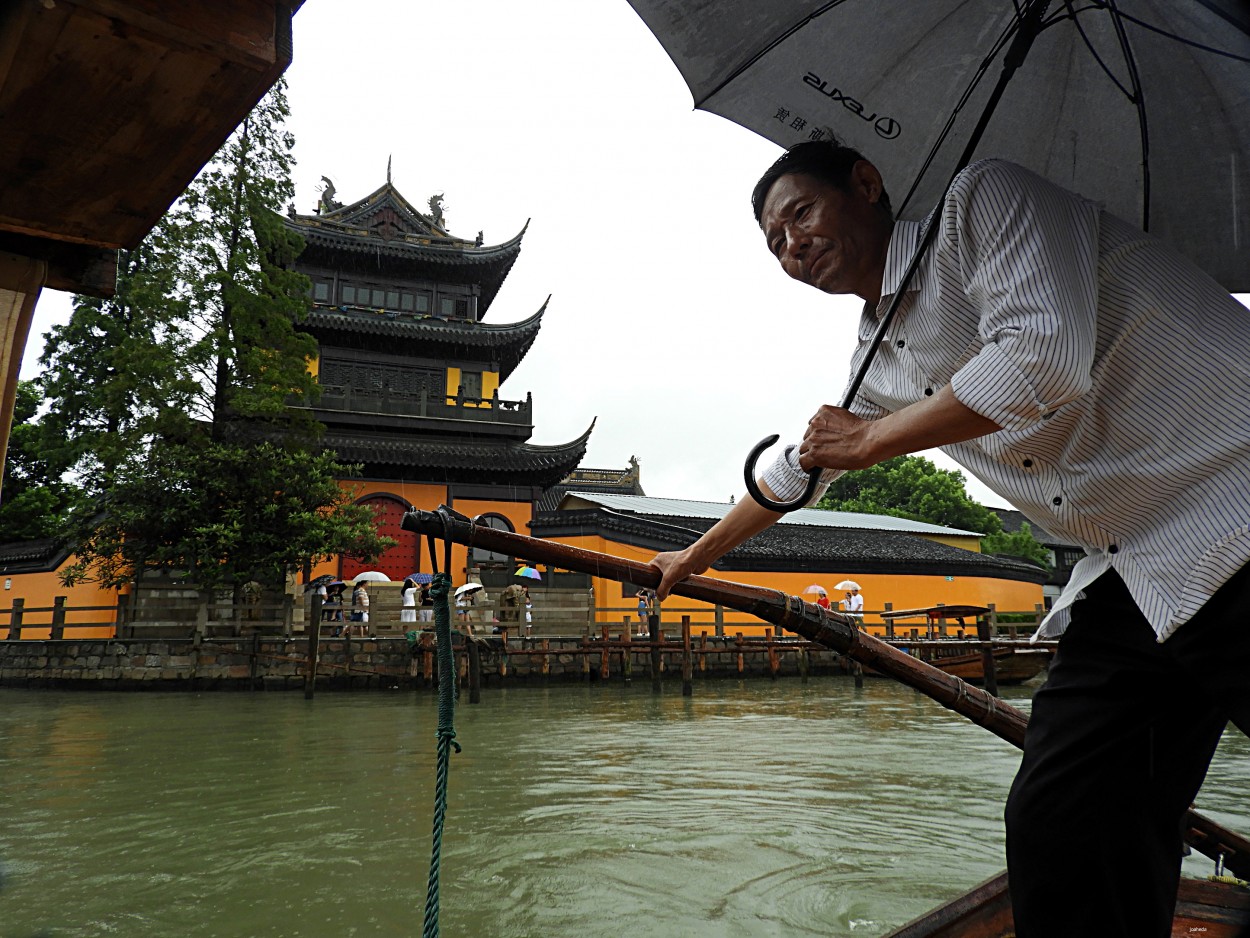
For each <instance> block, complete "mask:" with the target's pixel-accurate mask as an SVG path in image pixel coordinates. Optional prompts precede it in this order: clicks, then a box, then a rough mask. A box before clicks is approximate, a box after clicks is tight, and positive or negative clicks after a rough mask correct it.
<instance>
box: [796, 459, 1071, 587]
mask: <svg viewBox="0 0 1250 938" xmlns="http://www.w3.org/2000/svg"><path fill="white" fill-rule="evenodd" d="M817 507H818V508H825V509H829V510H831V511H858V512H864V513H866V514H874V515H890V516H892V517H895V518H910V519H911V520H913V521H927V522H928V523H929V524H940V525H943V526H945V527H949V528H960V529H961V530H964V531H976V532H978V533H979V534H981V535H982V539H981V550H982V551H984V552H985V553H1000V554H1003V553H1005V554H1009V555H1011V556H1015V557H1023V558H1026V559H1029V560H1034V562H1040V563H1041V565H1042V566H1045V565H1046V561H1045V558H1046V556H1047V553H1046V549H1045V548H1044V547H1042V546H1041V545H1040V544H1038V543H1037V541H1035V540H1034V539H1033V537H1032V535H1031V534H1029V533H1027V532H1024V533H1023V535H1020V534H1011V535H1005V534H1003V523H1002V520H1001V519H1000V518H999V517H998V515H996V514H995V513H994V511H993V510H992V509H990V508H986V507H985V506H984V505H981V504H978V503H977V502H975V501H973V500H972V498H971V497H970V496H969V495H968V492H967V490H966V489H965V488H964V476H963V473H962V472H959V471H957V470H954V469H939V468H938V467H937V466H936V465H934V464H933V462H932V461H931V460H928V459H925V458H924V457H923V456H896V457H894V458H893V459H887V460H885V462H881V463H878V464H877V465H875V466H870V467H869V468H867V469H859V470H856V471H855V472H848V473H845V474H844V475H842V476H840V477H839V478H838V479H837V480H835V481H834V483H833V484H832V485H831V486H830V487H829V491H827V492H826V493H825V495H824V497H823V498H822V499H821V500H820V503H819V504H818V505H817ZM1036 558H1041V559H1040V561H1039V560H1037V559H1036Z"/></svg>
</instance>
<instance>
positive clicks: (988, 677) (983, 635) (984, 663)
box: [977, 616, 998, 697]
mask: <svg viewBox="0 0 1250 938" xmlns="http://www.w3.org/2000/svg"><path fill="white" fill-rule="evenodd" d="M977 638H979V639H980V640H981V643H982V644H981V670H982V671H984V672H985V692H986V693H987V694H993V695H994V696H995V697H997V696H998V665H997V663H996V662H995V660H994V645H993V643H992V642H991V633H990V624H989V623H988V622H986V621H985V617H984V616H977Z"/></svg>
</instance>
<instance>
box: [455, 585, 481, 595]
mask: <svg viewBox="0 0 1250 938" xmlns="http://www.w3.org/2000/svg"><path fill="white" fill-rule="evenodd" d="M481 588H482V584H481V583H466V584H464V586H458V587H456V595H457V596H463V595H465V594H466V593H476V592H477V591H478V590H480V589H481Z"/></svg>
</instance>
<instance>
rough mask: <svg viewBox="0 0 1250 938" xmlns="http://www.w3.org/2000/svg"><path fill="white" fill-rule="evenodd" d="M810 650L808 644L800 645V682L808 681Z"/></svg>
mask: <svg viewBox="0 0 1250 938" xmlns="http://www.w3.org/2000/svg"><path fill="white" fill-rule="evenodd" d="M807 668H808V652H807V646H806V645H800V646H799V683H801V684H806V683H807Z"/></svg>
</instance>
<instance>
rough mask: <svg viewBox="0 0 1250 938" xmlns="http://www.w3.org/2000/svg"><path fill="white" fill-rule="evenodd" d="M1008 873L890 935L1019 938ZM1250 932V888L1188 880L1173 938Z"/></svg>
mask: <svg viewBox="0 0 1250 938" xmlns="http://www.w3.org/2000/svg"><path fill="white" fill-rule="evenodd" d="M1015 932H1016V929H1015V923H1014V922H1013V920H1012V917H1011V900H1010V898H1009V897H1008V895H1007V874H1006V873H999V874H998V875H997V876H995V877H994V878H993V879H989V880H986V881H985V882H984V883H981V885H979V886H976V887H974V888H973V889H970V890H969V891H968V892H966V893H964V894H963V895H962V896H959V897H957V898H955V899H952V900H951V901H950V902H948V903H946V904H945V905H943V906H940V907H939V908H936V909H934V910H933V911H932V912H929V913H927V914H925V915H922V916H920V918H918V919H915V920H913V921H911V922H908V923H907V924H906V925H904V926H903V927H902V928H899V929H896V930H895V931H892V932H890V933H889V935H887V936H886V938H1013V936H1014V935H1015ZM1182 935H1183V936H1185V938H1194V936H1201V938H1245V936H1246V935H1250V889H1247V888H1246V887H1244V886H1240V885H1237V884H1236V883H1234V882H1229V881H1208V880H1197V879H1182V880H1181V884H1180V890H1179V892H1178V894H1177V900H1176V915H1175V917H1174V918H1173V919H1172V936H1173V938H1181V936H1182Z"/></svg>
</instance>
